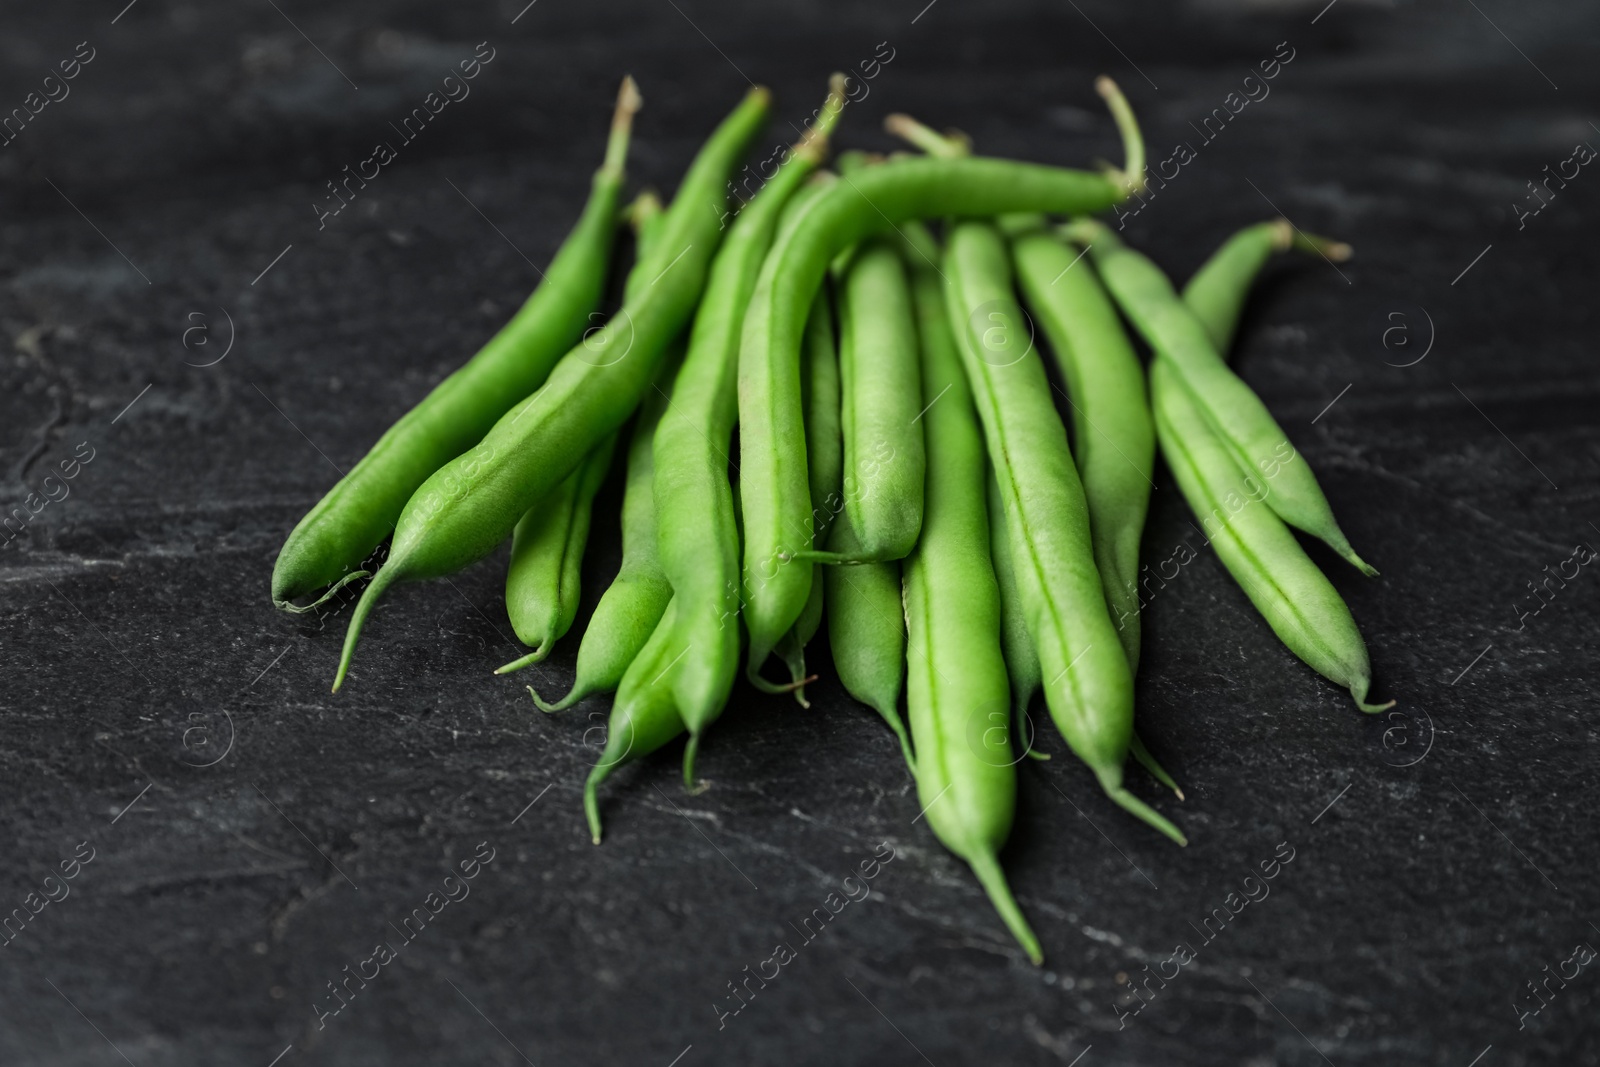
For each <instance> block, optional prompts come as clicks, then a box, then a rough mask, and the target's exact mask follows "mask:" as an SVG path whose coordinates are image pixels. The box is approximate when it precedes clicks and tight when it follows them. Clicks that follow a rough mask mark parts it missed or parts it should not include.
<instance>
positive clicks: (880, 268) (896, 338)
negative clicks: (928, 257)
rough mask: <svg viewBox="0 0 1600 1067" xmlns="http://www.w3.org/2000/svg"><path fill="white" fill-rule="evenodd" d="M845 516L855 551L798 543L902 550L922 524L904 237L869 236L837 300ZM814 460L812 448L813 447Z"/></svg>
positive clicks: (867, 558)
mask: <svg viewBox="0 0 1600 1067" xmlns="http://www.w3.org/2000/svg"><path fill="white" fill-rule="evenodd" d="M839 309H840V310H839V373H840V378H841V380H842V384H843V388H842V391H841V396H842V408H841V410H842V418H841V427H842V429H843V433H844V469H845V471H847V472H848V474H847V476H846V478H845V482H844V486H845V500H846V504H845V511H844V515H845V519H846V521H848V522H849V524H850V530H851V534H852V536H851V537H850V538H849V539H848V540H847V541H845V542H842V543H845V544H850V545H851V546H852V548H851V550H850V552H848V553H845V552H840V551H816V550H811V551H800V552H795V553H793V558H795V559H799V560H807V559H809V560H812V561H814V562H819V563H835V564H837V563H875V562H881V561H884V560H894V559H903V558H904V557H905V556H906V554H907V553H909V552H910V551H911V546H912V545H914V544H916V542H917V531H918V530H920V529H921V528H922V480H923V471H924V467H925V461H924V457H923V443H922V426H921V424H920V423H919V422H918V420H917V412H918V409H919V408H920V407H921V406H922V387H921V371H920V369H919V368H918V366H917V328H916V312H915V311H914V309H913V306H912V299H911V284H910V281H909V280H908V279H907V277H906V268H905V265H904V264H903V263H902V261H901V257H900V253H899V251H898V250H897V249H896V246H895V245H894V244H892V243H890V242H889V241H887V240H884V239H882V238H871V239H868V240H866V241H863V242H862V243H861V245H859V246H858V247H857V249H856V251H855V254H854V255H853V256H851V257H850V262H849V264H848V266H847V267H846V268H845V270H844V277H843V285H842V287H841V294H840V301H839ZM807 462H808V463H809V462H810V456H809V455H808V456H807Z"/></svg>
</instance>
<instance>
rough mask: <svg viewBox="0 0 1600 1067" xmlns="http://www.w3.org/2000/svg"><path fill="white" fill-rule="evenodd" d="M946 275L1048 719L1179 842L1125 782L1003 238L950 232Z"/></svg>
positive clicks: (1107, 644) (1073, 526) (1095, 608)
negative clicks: (1001, 507) (998, 491)
mask: <svg viewBox="0 0 1600 1067" xmlns="http://www.w3.org/2000/svg"><path fill="white" fill-rule="evenodd" d="M944 274H945V277H946V278H947V283H946V294H947V296H948V299H949V304H950V309H949V310H950V322H951V328H952V331H953V332H954V333H955V334H956V338H957V341H958V344H959V348H960V351H961V359H962V363H963V365H964V366H965V367H966V369H967V377H968V379H969V380H970V381H971V382H972V385H973V392H974V394H975V396H976V399H977V408H978V415H979V417H980V419H981V420H982V422H983V428H984V434H985V436H986V437H987V439H988V445H989V455H990V457H991V458H992V459H993V461H994V468H995V478H996V481H997V482H998V483H999V487H1000V495H1001V500H1002V502H1003V504H1004V509H1005V516H1006V532H1007V536H1008V537H1009V538H1010V541H1011V544H1010V549H1011V556H1012V560H1013V564H1014V566H1015V568H1016V577H1017V586H1018V589H1019V590H1020V591H1021V598H1022V601H1023V609H1024V612H1025V615H1026V618H1027V623H1028V634H1029V636H1030V637H1031V638H1032V639H1033V646H1034V649H1035V651H1036V652H1037V654H1038V656H1039V664H1040V669H1041V677H1042V678H1044V679H1045V682H1044V690H1045V700H1046V703H1047V704H1048V706H1049V709H1050V715H1051V718H1052V719H1053V720H1054V721H1055V723H1056V726H1057V728H1058V729H1059V730H1060V731H1061V733H1062V736H1063V737H1064V738H1065V739H1066V741H1067V745H1068V746H1069V747H1070V748H1071V749H1072V751H1073V753H1074V754H1075V755H1077V757H1078V758H1079V759H1081V760H1082V761H1083V762H1084V763H1086V764H1088V766H1089V768H1090V769H1091V770H1092V771H1094V773H1095V776H1096V778H1097V779H1098V780H1099V782H1100V787H1101V789H1103V790H1104V791H1105V793H1106V795H1107V796H1108V797H1110V798H1111V799H1112V800H1113V801H1114V802H1116V803H1117V804H1119V805H1120V806H1122V807H1123V808H1124V809H1126V810H1127V811H1129V812H1131V813H1132V814H1134V815H1137V816H1138V817H1140V818H1141V819H1143V820H1144V821H1145V822H1147V823H1149V824H1150V825H1151V826H1153V827H1155V828H1156V829H1158V830H1160V831H1161V832H1162V833H1165V834H1166V835H1167V836H1168V837H1171V838H1172V839H1173V840H1174V841H1177V842H1179V843H1180V844H1182V843H1184V837H1183V834H1182V833H1181V832H1180V831H1179V830H1178V828H1177V827H1175V826H1173V825H1172V824H1171V823H1170V822H1168V821H1167V820H1166V819H1165V818H1164V817H1163V816H1162V815H1160V814H1159V813H1158V812H1156V811H1155V810H1154V809H1152V808H1151V807H1150V806H1149V805H1147V804H1146V803H1144V801H1142V800H1140V799H1139V798H1137V797H1135V796H1134V795H1133V794H1132V793H1130V792H1129V791H1128V789H1127V787H1126V786H1125V785H1124V784H1123V764H1124V763H1125V762H1126V760H1127V756H1128V748H1129V745H1130V743H1131V739H1132V734H1133V674H1132V671H1131V669H1130V668H1129V666H1128V659H1127V656H1126V654H1125V653H1124V652H1123V650H1122V645H1121V643H1120V642H1119V640H1118V638H1117V633H1116V628H1115V626H1113V625H1112V622H1111V616H1110V612H1109V609H1108V607H1107V604H1106V599H1105V593H1104V591H1103V589H1102V587H1101V582H1100V575H1099V572H1098V570H1097V569H1096V568H1095V565H1094V550H1093V546H1092V543H1091V540H1090V535H1089V517H1088V507H1087V504H1086V503H1085V499H1084V495H1083V487H1082V484H1081V483H1080V481H1079V479H1078V472H1077V469H1076V468H1075V467H1074V465H1073V462H1072V453H1071V450H1070V449H1069V448H1068V446H1067V435H1066V428H1065V427H1064V426H1063V425H1062V423H1061V419H1060V418H1059V416H1058V415H1057V414H1056V411H1055V406H1054V404H1053V403H1052V402H1051V399H1050V387H1049V384H1048V383H1047V381H1046V379H1045V374H1044V364H1043V362H1042V361H1041V360H1040V358H1039V356H1038V354H1037V352H1035V351H1033V350H1032V345H1031V342H1029V341H1028V340H1027V338H1026V337H1025V336H1024V333H1025V331H1024V330H1023V329H1022V322H1023V318H1022V311H1021V308H1019V307H1018V306H1017V304H1016V301H1015V299H1014V298H1013V296H1012V295H1011V268H1010V262H1009V257H1008V256H1007V254H1006V247H1005V243H1004V241H1003V240H1002V239H1001V237H1000V235H999V233H997V232H996V231H995V229H994V228H993V227H992V226H990V225H988V224H986V223H977V222H964V223H961V224H959V225H957V226H956V227H955V228H954V230H953V231H952V233H951V236H950V239H949V244H948V246H947V247H946V250H945V256H944ZM1025 345H1026V347H1025Z"/></svg>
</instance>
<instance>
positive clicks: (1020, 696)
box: [946, 327, 1050, 760]
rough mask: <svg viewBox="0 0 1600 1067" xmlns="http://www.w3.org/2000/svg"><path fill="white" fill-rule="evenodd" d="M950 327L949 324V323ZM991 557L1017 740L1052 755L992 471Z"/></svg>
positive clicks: (1034, 657)
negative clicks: (1040, 735) (1035, 712)
mask: <svg viewBox="0 0 1600 1067" xmlns="http://www.w3.org/2000/svg"><path fill="white" fill-rule="evenodd" d="M946 329H948V327H946ZM988 496H989V559H990V562H991V563H992V564H993V566H994V577H995V581H996V583H998V585H999V587H1000V650H1001V651H1002V652H1003V653H1004V654H1005V660H1006V675H1007V677H1009V678H1010V679H1011V720H1012V723H1013V729H1014V730H1015V733H1014V735H1013V736H1015V738H1016V739H1017V744H1019V745H1023V746H1026V749H1027V753H1028V755H1030V756H1032V757H1034V758H1035V759H1042V760H1047V759H1049V758H1050V757H1049V756H1048V755H1047V754H1045V753H1043V752H1040V751H1039V750H1038V749H1036V748H1034V747H1033V733H1032V729H1031V725H1030V722H1029V720H1028V706H1029V705H1030V704H1032V703H1033V698H1034V695H1035V694H1036V693H1038V692H1039V686H1040V685H1041V684H1043V679H1042V678H1041V677H1040V670H1039V654H1038V653H1037V652H1035V651H1034V650H1033V639H1032V638H1031V637H1029V636H1028V619H1027V615H1026V613H1025V612H1024V611H1023V609H1022V593H1021V591H1020V590H1018V589H1017V576H1016V571H1015V569H1014V568H1013V567H1012V564H1011V539H1010V538H1009V537H1007V536H1006V510H1005V504H1004V502H1003V501H1001V499H1000V486H999V483H997V482H996V481H995V479H994V472H993V471H992V470H991V471H990V472H989V488H988Z"/></svg>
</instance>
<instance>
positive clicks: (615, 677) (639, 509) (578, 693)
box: [495, 342, 681, 711]
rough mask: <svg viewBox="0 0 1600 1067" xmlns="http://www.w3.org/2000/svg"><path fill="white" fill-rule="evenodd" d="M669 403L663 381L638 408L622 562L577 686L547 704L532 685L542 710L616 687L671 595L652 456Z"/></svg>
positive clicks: (586, 647)
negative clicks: (659, 541) (659, 537)
mask: <svg viewBox="0 0 1600 1067" xmlns="http://www.w3.org/2000/svg"><path fill="white" fill-rule="evenodd" d="M678 347H680V348H681V342H680V343H678ZM677 362H678V361H677V360H676V359H675V358H673V357H672V356H671V355H670V354H669V356H668V359H667V364H666V367H665V368H664V370H665V371H667V372H670V371H671V370H673V369H674V368H675V367H676V365H677ZM668 402H669V401H668V395H667V394H666V393H665V392H663V391H661V389H660V388H659V386H658V387H657V388H656V389H655V390H653V391H652V392H651V394H650V396H649V397H647V398H646V399H645V402H644V404H643V405H642V406H641V407H640V409H639V418H638V421H637V422H636V423H635V424H634V427H633V437H632V439H631V441H630V443H629V445H628V475H627V484H626V485H625V486H624V487H623V491H622V565H621V566H620V567H619V568H618V569H617V576H616V578H614V579H613V580H612V582H611V585H610V586H608V587H607V588H606V591H605V593H604V594H602V595H601V597H600V603H598V604H596V605H595V609H594V615H592V616H591V617H590V619H589V626H588V628H587V629H586V630H584V632H583V641H582V642H581V643H580V644H579V645H578V663H577V667H576V672H575V677H574V679H573V683H572V689H571V690H569V691H568V693H567V695H566V696H564V697H562V698H561V699H560V700H558V701H556V702H555V703H554V704H547V703H545V702H544V701H543V700H541V699H540V698H539V694H538V693H537V692H535V691H534V688H533V686H531V685H530V686H529V687H528V694H529V695H530V696H531V697H533V702H534V703H535V704H537V705H538V706H539V707H540V709H541V710H543V711H561V710H563V709H565V708H570V707H571V706H572V705H574V704H576V703H577V702H578V701H580V700H582V699H583V698H584V697H586V696H588V695H589V694H591V693H598V692H607V691H609V690H613V689H615V688H616V687H617V684H618V683H619V682H621V681H622V675H623V673H624V672H625V671H627V669H628V664H630V663H632V662H633V660H634V657H635V656H637V655H638V654H639V651H640V649H642V648H643V647H644V644H645V642H646V641H648V640H649V638H650V634H651V632H652V631H653V630H655V628H656V623H658V622H660V621H661V616H662V615H663V614H665V613H666V610H667V603H668V602H669V601H670V600H671V599H672V584H671V583H670V582H668V581H667V576H666V574H665V573H664V572H663V571H662V570H661V557H660V554H659V553H658V552H657V549H656V508H655V498H654V492H655V486H654V483H655V461H654V457H653V455H652V451H653V448H654V444H655V440H654V439H655V431H656V426H657V425H658V424H659V423H660V421H661V415H662V412H664V411H666V410H667V404H668ZM535 507H536V508H537V507H538V505H535ZM517 666H518V664H516V663H513V664H508V665H506V666H505V667H501V668H500V669H499V670H498V671H496V672H495V673H496V674H504V673H506V672H508V671H510V670H514V669H516V667H517Z"/></svg>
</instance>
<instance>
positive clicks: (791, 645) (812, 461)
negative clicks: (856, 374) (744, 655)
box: [752, 194, 844, 708]
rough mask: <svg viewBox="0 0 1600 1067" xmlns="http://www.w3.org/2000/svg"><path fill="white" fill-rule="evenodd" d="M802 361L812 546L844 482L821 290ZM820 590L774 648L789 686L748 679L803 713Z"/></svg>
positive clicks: (834, 373) (833, 363) (829, 319)
mask: <svg viewBox="0 0 1600 1067" xmlns="http://www.w3.org/2000/svg"><path fill="white" fill-rule="evenodd" d="M798 195H799V194H796V196H798ZM792 199H793V198H791V200H792ZM791 206H792V205H791ZM802 206H803V205H802ZM785 216H786V217H787V216H788V209H785ZM781 225H782V224H781V223H780V226H781ZM801 358H802V359H803V360H804V361H805V366H804V368H803V369H804V374H805V376H804V378H803V380H802V381H801V383H800V384H801V394H802V398H801V400H802V403H803V404H804V405H805V413H806V456H807V458H808V459H809V462H808V463H807V465H806V476H807V480H808V481H809V482H810V484H811V520H812V523H811V524H812V539H813V542H816V541H821V540H823V539H825V538H826V537H827V534H828V530H829V528H830V527H831V526H832V525H833V520H834V518H835V515H834V508H835V506H836V505H838V504H839V503H840V501H841V497H840V495H839V494H840V485H841V479H842V478H843V477H844V443H843V438H842V436H841V434H840V429H839V356H838V352H837V351H836V349H835V345H834V342H833V301H832V298H831V297H830V296H829V295H828V287H827V286H826V285H824V286H823V287H822V288H821V289H818V290H817V299H816V300H815V301H813V302H812V305H811V315H810V316H809V317H808V318H807V319H806V336H805V348H804V351H803V352H802V356H801ZM823 590H824V583H822V582H819V581H816V580H815V578H814V577H813V579H812V582H811V595H810V596H809V597H807V598H806V606H805V609H804V610H803V611H801V612H800V617H799V618H797V619H795V621H794V625H793V626H791V627H790V628H789V632H788V633H786V634H784V635H783V638H782V639H781V640H780V641H779V642H778V647H777V649H775V651H776V652H777V653H778V657H779V658H780V659H782V660H783V661H784V663H785V664H786V665H787V666H788V668H789V678H790V682H789V684H788V685H773V684H772V683H770V682H768V681H767V680H766V679H765V678H762V677H760V676H757V677H756V678H754V679H752V682H753V684H755V686H756V687H757V688H759V689H761V690H762V691H763V692H773V693H779V692H783V691H785V690H789V689H792V690H793V691H794V698H795V700H796V701H797V702H798V703H799V704H800V706H801V707H803V708H809V707H810V706H811V704H810V702H808V701H807V700H806V688H805V682H806V681H808V680H809V679H808V678H807V677H806V656H805V649H806V645H808V644H810V643H811V639H812V638H813V637H815V636H816V633H817V629H818V628H819V627H820V626H821V625H822V616H823V604H822V600H823Z"/></svg>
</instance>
